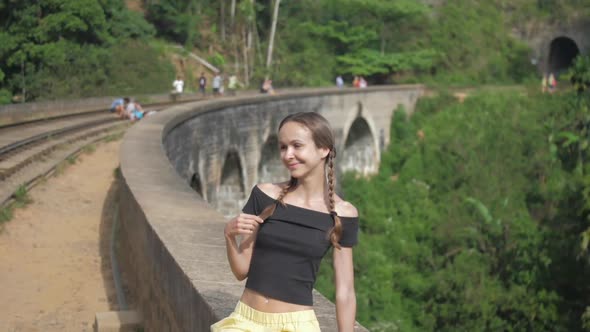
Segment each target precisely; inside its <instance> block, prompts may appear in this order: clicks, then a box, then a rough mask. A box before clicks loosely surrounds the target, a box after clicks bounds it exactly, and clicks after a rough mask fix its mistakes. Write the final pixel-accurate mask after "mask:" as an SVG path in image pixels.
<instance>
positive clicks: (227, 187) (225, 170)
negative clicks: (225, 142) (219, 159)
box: [217, 150, 246, 216]
mask: <svg viewBox="0 0 590 332" xmlns="http://www.w3.org/2000/svg"><path fill="white" fill-rule="evenodd" d="M243 174H244V171H243V167H242V162H241V161H240V156H239V154H238V152H237V151H235V150H230V151H228V152H227V154H226V155H225V161H224V162H223V167H222V169H221V177H220V180H219V187H218V190H217V208H218V210H219V211H220V212H221V213H223V215H225V216H233V215H235V214H237V213H238V212H239V210H240V208H241V207H242V205H243V204H244V200H245V197H246V192H245V190H244V175H243Z"/></svg>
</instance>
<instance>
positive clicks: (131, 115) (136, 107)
mask: <svg viewBox="0 0 590 332" xmlns="http://www.w3.org/2000/svg"><path fill="white" fill-rule="evenodd" d="M125 102H126V106H125V113H126V117H127V118H128V119H129V120H131V121H137V120H139V119H141V118H143V108H142V107H141V105H140V104H139V103H138V102H136V101H135V100H132V99H129V98H125Z"/></svg>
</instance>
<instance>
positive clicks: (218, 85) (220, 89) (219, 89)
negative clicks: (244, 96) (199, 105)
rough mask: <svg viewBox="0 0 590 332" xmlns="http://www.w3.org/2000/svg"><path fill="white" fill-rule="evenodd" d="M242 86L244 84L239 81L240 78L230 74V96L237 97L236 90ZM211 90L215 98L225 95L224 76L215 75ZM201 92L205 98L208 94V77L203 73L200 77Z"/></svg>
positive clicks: (228, 85) (228, 86)
mask: <svg viewBox="0 0 590 332" xmlns="http://www.w3.org/2000/svg"><path fill="white" fill-rule="evenodd" d="M241 86H242V84H241V83H240V81H238V77H237V76H236V75H235V74H230V75H229V77H228V84H227V89H228V94H229V95H230V96H235V95H236V90H238V88H240V87H241ZM211 88H212V91H213V95H214V96H221V95H223V94H224V93H225V86H224V77H223V74H221V73H215V76H213V80H212V82H211ZM199 92H200V93H201V95H203V96H205V95H206V94H207V77H205V73H201V76H200V77H199Z"/></svg>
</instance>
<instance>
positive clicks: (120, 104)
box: [109, 98, 125, 118]
mask: <svg viewBox="0 0 590 332" xmlns="http://www.w3.org/2000/svg"><path fill="white" fill-rule="evenodd" d="M124 111H125V100H124V99H123V98H117V99H115V100H114V101H113V103H112V104H111V108H110V109H109V112H111V113H116V114H117V116H118V117H120V118H121V117H123V113H124Z"/></svg>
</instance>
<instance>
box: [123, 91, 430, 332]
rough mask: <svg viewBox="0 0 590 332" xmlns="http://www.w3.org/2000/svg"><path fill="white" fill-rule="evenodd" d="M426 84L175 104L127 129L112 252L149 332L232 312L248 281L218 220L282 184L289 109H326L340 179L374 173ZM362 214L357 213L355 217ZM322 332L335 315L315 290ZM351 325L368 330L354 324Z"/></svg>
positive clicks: (201, 325)
mask: <svg viewBox="0 0 590 332" xmlns="http://www.w3.org/2000/svg"><path fill="white" fill-rule="evenodd" d="M422 93H423V87H422V86H381V87H374V88H368V89H341V90H336V89H314V90H311V89H309V90H297V91H289V92H286V93H282V94H280V95H274V96H267V95H261V96H253V97H243V98H234V99H217V100H213V101H207V102H196V103H192V104H186V105H180V106H176V107H173V108H171V109H169V110H167V111H165V112H161V113H160V114H158V115H156V116H153V117H150V118H147V119H145V120H142V122H141V123H139V124H138V125H136V126H134V127H133V128H131V129H130V130H129V131H128V133H127V135H126V136H125V139H124V141H123V146H122V149H121V178H122V185H121V188H120V191H119V194H120V196H119V208H118V213H117V215H118V218H119V220H120V223H121V226H120V230H119V243H120V246H119V254H118V255H119V257H120V259H121V260H122V265H123V270H124V274H125V275H126V276H127V279H128V280H129V284H130V285H129V286H130V288H131V289H132V293H133V294H134V295H135V297H136V299H137V303H138V306H139V307H138V309H139V310H140V311H141V312H142V313H143V316H144V320H145V327H146V329H145V330H146V331H208V327H209V325H210V324H211V323H213V322H215V321H217V320H218V319H220V318H222V317H224V316H227V315H228V314H229V313H231V311H232V310H233V308H234V306H235V304H236V303H237V301H238V299H239V296H240V294H241V292H242V290H243V287H244V283H243V282H237V281H236V280H235V278H234V277H233V275H232V273H231V271H230V269H229V265H228V263H227V259H226V255H225V244H224V238H223V227H224V223H225V218H224V215H233V214H235V213H236V212H237V211H238V210H239V208H240V207H241V205H242V204H243V202H244V200H245V199H246V198H247V195H248V194H249V192H250V190H251V188H252V187H253V186H254V185H255V184H256V183H258V182H264V181H280V180H284V179H286V178H287V174H286V173H285V172H284V170H283V169H282V166H281V164H280V161H279V159H278V149H277V136H276V132H277V127H278V124H279V122H280V120H281V119H282V118H284V117H285V116H286V115H287V114H290V113H294V112H300V111H315V112H319V113H321V114H322V115H323V116H324V117H326V118H327V119H328V121H329V122H330V123H331V124H332V126H333V129H334V131H335V134H336V144H337V147H336V149H337V151H338V157H337V161H336V162H337V168H338V172H339V173H341V172H344V171H347V170H355V171H358V172H361V173H363V174H369V173H372V172H375V171H376V170H377V167H378V165H379V160H380V154H381V151H382V150H383V148H384V147H385V146H387V144H388V143H389V129H390V122H391V119H392V115H393V112H394V110H396V109H398V108H399V107H400V106H402V107H403V108H405V110H406V111H408V112H412V111H413V109H414V105H415V103H416V100H417V99H418V98H419V97H420V96H421V95H422ZM361 213H362V211H361ZM314 307H315V310H316V314H317V316H318V319H319V321H320V324H321V326H322V331H336V330H337V328H336V321H335V314H334V311H335V308H334V305H333V304H332V303H330V302H329V301H328V300H327V299H326V298H324V297H323V296H322V295H321V294H319V293H318V292H314ZM357 330H359V331H363V330H365V329H364V328H363V327H361V326H357Z"/></svg>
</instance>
